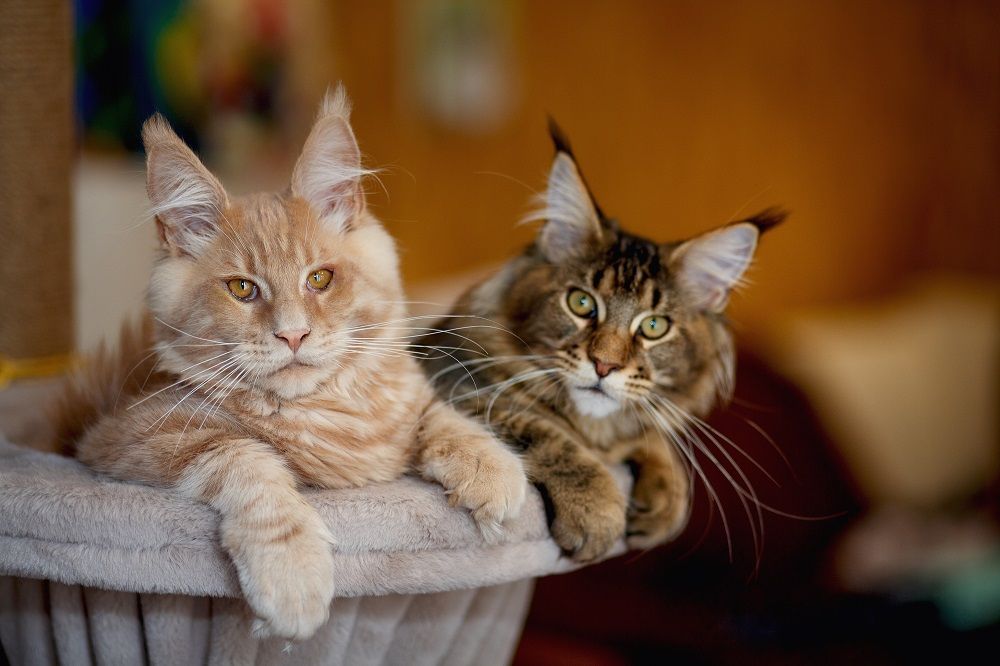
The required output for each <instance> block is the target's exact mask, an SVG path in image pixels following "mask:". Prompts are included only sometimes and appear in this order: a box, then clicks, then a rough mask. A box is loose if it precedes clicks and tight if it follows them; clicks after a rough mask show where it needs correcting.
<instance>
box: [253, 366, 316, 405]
mask: <svg viewBox="0 0 1000 666" xmlns="http://www.w3.org/2000/svg"><path fill="white" fill-rule="evenodd" d="M322 382H323V375H322V373H320V372H318V371H317V370H316V369H315V368H308V367H304V366H297V367H291V368H287V367H286V368H283V369H281V370H279V371H278V372H276V373H274V374H272V375H271V376H270V377H268V379H267V381H266V383H265V384H264V387H265V388H267V389H269V390H270V391H271V392H272V393H274V394H275V395H276V396H278V397H279V398H281V399H283V400H294V399H296V398H301V397H303V396H306V395H309V394H310V393H313V392H315V391H316V389H317V388H319V385H320V384H321V383H322Z"/></svg>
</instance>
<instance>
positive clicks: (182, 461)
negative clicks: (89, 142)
mask: <svg viewBox="0 0 1000 666" xmlns="http://www.w3.org/2000/svg"><path fill="white" fill-rule="evenodd" d="M349 108H350V107H349V103H348V101H347V98H346V95H345V94H344V92H343V89H342V88H338V89H337V91H336V92H335V93H333V94H331V95H328V96H327V98H326V100H325V101H324V103H323V105H322V108H321V112H320V114H319V117H318V118H317V121H316V124H315V126H314V127H313V130H312V132H311V134H310V136H309V139H308V140H307V141H306V145H305V147H304V149H303V153H302V156H301V157H300V159H299V161H298V163H297V164H296V167H295V171H294V174H293V176H292V185H291V188H290V189H289V190H288V191H287V192H284V193H279V194H266V193H261V194H252V195H249V196H246V197H242V198H239V199H230V198H229V197H228V196H227V195H226V194H225V191H224V190H222V187H221V185H219V184H218V181H217V180H215V178H214V177H213V176H212V175H211V174H210V173H209V172H208V171H207V169H205V168H204V166H202V165H201V163H200V162H199V161H198V160H197V158H196V157H195V156H194V154H193V153H192V152H191V151H190V150H189V149H188V148H187V147H186V146H184V144H183V143H182V142H181V141H180V139H179V138H177V136H176V135H175V134H174V133H173V132H172V131H171V130H170V129H169V127H168V126H167V125H166V123H165V121H163V120H162V119H160V118H158V117H157V118H154V119H152V120H150V121H149V122H148V123H147V126H146V128H145V130H144V134H143V136H144V139H145V140H146V142H147V152H148V176H149V188H148V189H149V192H150V198H151V200H152V201H153V206H154V211H156V215H157V223H158V224H159V225H160V229H161V237H162V240H163V246H162V248H161V251H160V255H159V258H158V260H157V264H156V267H155V268H154V270H153V274H152V277H151V282H150V287H149V299H148V306H149V320H148V322H147V325H146V328H145V329H144V334H143V335H138V334H136V335H132V336H129V339H130V340H133V339H134V340H135V342H134V343H133V344H130V345H128V346H127V347H124V348H123V349H122V353H121V354H119V355H118V357H117V358H113V357H110V356H108V357H102V358H101V359H100V360H99V362H96V363H94V364H92V365H91V366H90V367H89V368H88V369H86V370H85V371H84V375H85V377H86V379H79V380H75V383H74V384H73V385H72V386H74V387H76V388H73V389H72V390H71V391H70V392H69V393H68V394H67V396H68V397H67V399H66V400H65V401H64V409H63V412H62V415H61V417H60V418H61V420H62V422H63V425H62V426H60V428H59V431H60V432H61V433H63V437H64V438H66V439H67V440H68V441H66V442H65V443H67V444H71V445H72V446H75V448H76V453H77V456H78V458H79V459H80V460H81V461H83V462H84V463H86V464H87V465H89V466H91V467H92V468H94V469H96V470H97V471H99V472H102V473H104V474H108V475H110V476H113V477H116V478H120V479H125V480H130V481H140V482H143V483H147V484H151V485H159V486H167V487H173V488H175V489H176V490H177V491H178V492H180V493H181V494H183V495H185V496H186V497H190V498H192V499H196V500H200V501H203V502H205V503H207V504H209V505H211V506H212V507H213V508H215V509H216V510H217V511H218V512H219V514H220V516H221V536H222V544H223V546H224V548H225V549H226V551H227V553H228V554H229V556H230V557H231V558H232V560H233V562H234V564H235V565H236V570H237V572H238V574H239V580H240V586H241V589H242V590H243V593H244V595H245V596H246V599H247V601H248V603H249V604H250V607H251V608H252V609H253V611H254V613H255V614H256V616H257V620H256V622H255V624H254V631H255V632H256V633H258V634H259V635H261V636H269V635H275V636H283V637H286V638H294V639H301V638H306V637H308V636H309V635H311V634H312V633H313V632H314V631H315V630H316V628H317V627H318V626H320V625H321V624H322V623H323V622H325V620H326V618H327V616H328V613H329V604H330V600H331V598H332V597H333V594H334V591H335V583H336V581H335V580H334V579H333V567H332V553H331V550H330V544H331V543H332V541H333V537H332V536H331V534H330V533H329V532H328V531H327V530H326V528H325V527H324V526H323V523H322V521H321V520H320V519H319V517H318V515H317V513H316V511H315V510H314V509H313V508H312V507H311V506H310V505H309V504H308V503H306V502H305V500H304V499H303V497H302V495H301V493H300V491H299V489H300V487H301V486H303V485H311V486H317V487H321V488H349V487H360V486H365V485H368V484H372V483H381V482H388V481H392V480H393V479H396V478H398V477H399V476H401V475H402V474H404V473H406V472H408V471H414V472H417V473H419V474H421V475H423V476H425V477H426V478H428V479H432V480H434V481H437V482H439V483H441V484H442V485H443V486H444V487H445V489H446V491H447V492H448V493H449V495H450V496H451V499H452V500H453V502H454V504H456V505H458V506H462V507H464V508H467V509H469V510H470V511H471V512H472V515H473V517H474V518H475V519H476V521H477V522H478V524H479V525H480V528H481V529H482V531H483V533H484V534H486V535H489V536H490V537H491V538H492V537H494V536H495V535H496V534H497V532H498V531H499V529H500V527H501V526H502V525H503V523H505V522H506V521H508V520H510V519H511V518H513V517H514V516H516V515H517V513H518V512H519V511H520V509H521V506H522V505H523V503H524V498H525V489H526V483H525V476H524V470H523V468H522V465H521V461H520V460H519V459H518V458H517V457H516V456H514V455H513V454H512V453H511V452H510V451H508V450H507V449H506V448H505V447H504V446H503V445H502V444H500V443H499V442H498V441H497V440H496V439H494V438H493V436H492V435H491V434H490V433H489V432H488V431H487V430H485V429H484V428H482V427H481V426H479V425H476V424H475V423H473V422H472V421H470V420H468V419H466V418H465V417H463V416H460V415H459V414H458V413H457V412H455V411H454V410H453V409H452V408H451V407H448V406H446V405H444V404H442V403H438V402H436V401H435V399H434V396H433V391H432V389H431V388H430V386H429V385H428V383H427V380H426V379H425V378H424V376H423V374H422V372H421V370H420V368H419V367H418V366H417V364H416V362H415V361H414V359H413V358H412V356H411V355H410V354H409V353H408V352H407V345H408V344H409V342H410V341H412V337H411V336H410V333H411V332H412V328H410V327H409V325H408V324H407V321H406V309H405V307H404V302H405V295H404V293H403V290H402V286H401V280H400V276H399V261H398V258H397V255H396V251H395V246H394V243H393V241H392V238H391V237H390V236H389V234H388V233H386V231H385V230H384V229H383V228H382V226H381V224H380V223H379V222H378V220H376V219H375V218H374V217H373V216H371V215H370V214H369V213H368V212H367V211H366V209H365V206H364V194H363V192H362V190H361V178H362V176H363V175H364V174H365V173H367V170H365V169H363V168H362V167H361V164H360V158H359V155H360V152H359V151H358V147H357V143H356V142H355V140H354V134H353V131H352V130H351V128H350V124H349V122H348V116H349ZM318 270H328V271H329V272H330V274H331V275H332V278H331V280H330V282H329V285H328V286H327V287H325V288H323V289H321V290H317V289H315V288H314V287H313V286H311V283H310V282H308V277H309V275H310V274H312V273H315V272H316V271H318ZM234 279H236V280H243V281H244V282H245V281H250V282H251V283H252V284H253V285H254V290H252V291H251V296H250V297H247V298H246V299H245V300H241V299H240V298H238V297H237V295H236V294H235V292H234V293H231V292H230V287H229V286H228V285H229V284H230V283H231V282H232V281H233V280H234ZM289 329H296V330H301V331H304V332H305V333H304V335H303V337H301V339H300V344H299V345H298V346H297V347H295V348H293V347H292V346H291V345H290V344H287V343H286V341H285V339H283V338H282V337H280V336H279V335H278V333H279V332H282V331H287V330H289ZM86 386H91V387H95V392H96V395H95V394H94V392H92V393H91V394H88V393H87V392H86V391H83V390H80V388H81V387H86ZM81 403H84V405H83V406H81ZM87 405H89V406H87ZM74 433H75V435H74Z"/></svg>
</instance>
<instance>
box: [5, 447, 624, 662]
mask: <svg viewBox="0 0 1000 666" xmlns="http://www.w3.org/2000/svg"><path fill="white" fill-rule="evenodd" d="M626 476H627V474H625V473H621V477H622V482H623V484H624V483H625V478H624V477H626ZM305 493H306V496H307V498H308V499H309V501H310V502H311V503H312V504H313V505H314V506H315V507H316V508H317V510H318V511H319V512H320V514H321V515H322V516H323V517H324V518H325V519H326V522H327V525H328V526H329V527H330V530H331V532H332V533H333V535H334V537H335V538H336V540H337V546H336V549H335V550H336V552H335V557H334V566H335V568H336V578H335V580H336V581H337V597H338V599H336V600H335V601H334V604H333V609H332V612H331V620H330V621H329V622H328V623H327V625H326V626H325V627H323V628H322V629H321V630H320V631H319V632H318V633H317V636H315V637H314V638H313V639H311V640H310V641H307V642H305V643H302V644H297V645H294V646H292V648H291V649H292V650H293V651H295V652H297V653H298V655H299V657H301V658H303V659H306V658H307V655H310V654H314V655H316V656H318V655H320V654H331V652H330V650H331V649H332V648H331V646H333V645H334V644H335V645H336V646H337V647H336V649H338V650H344V649H347V646H349V645H352V644H354V642H356V641H360V642H358V643H357V644H356V645H355V648H356V649H355V651H354V652H352V653H350V654H353V655H354V656H355V657H356V659H348V658H347V656H345V657H344V659H345V660H348V661H352V662H353V661H357V660H362V661H363V660H364V659H365V657H364V655H369V657H372V659H373V660H374V661H376V662H377V661H381V660H382V659H385V658H387V655H389V654H390V653H396V654H401V655H408V656H409V658H408V659H407V661H422V659H420V658H418V656H419V655H420V654H421V650H422V649H428V648H430V649H431V652H432V653H433V654H436V655H437V657H436V658H435V659H433V660H432V661H436V660H438V659H443V658H444V656H445V654H446V653H448V654H455V652H454V650H456V649H457V650H458V653H459V654H465V653H468V654H475V655H476V657H477V659H476V660H477V661H483V660H485V662H486V663H489V662H493V661H496V662H502V661H504V660H505V659H506V658H509V655H510V654H511V650H512V649H513V646H514V644H515V642H516V638H517V635H518V633H519V630H520V624H521V622H522V621H523V617H524V613H525V611H526V608H527V604H528V601H529V599H530V582H528V581H530V579H532V578H534V577H537V576H542V575H546V574H550V573H558V572H563V571H568V570H570V569H572V568H574V567H575V566H576V565H575V564H574V563H573V562H571V561H570V560H568V559H566V558H565V557H562V555H561V553H560V551H559V548H558V547H557V546H556V544H555V543H554V542H553V541H552V540H551V539H550V538H549V535H548V529H547V526H546V519H545V512H544V508H543V506H542V502H541V499H540V497H539V496H538V495H537V493H534V492H533V493H531V495H530V497H529V501H528V502H527V504H526V507H525V510H524V512H523V513H522V514H521V516H520V517H519V518H518V519H517V520H516V521H513V522H512V524H511V525H509V526H508V527H507V530H506V533H505V535H504V538H503V539H502V540H501V542H500V543H497V544H488V543H486V542H484V540H483V538H482V537H481V536H480V534H479V531H478V529H477V528H476V525H475V523H474V522H473V521H472V519H471V518H470V516H469V515H468V513H467V512H465V511H462V510H458V509H453V508H451V507H449V506H448V504H447V502H446V500H445V497H444V494H443V491H442V490H441V488H439V487H437V486H435V485H432V484H429V483H425V482H423V481H421V480H419V479H414V478H404V479H400V480H398V481H396V482H393V483H390V484H385V485H378V486H370V487H367V488H362V489H352V490H338V491H305ZM217 529H218V516H217V514H216V513H215V512H214V511H213V510H212V509H210V508H209V507H208V506H206V505H203V504H200V503H197V502H193V501H190V500H186V499H184V498H181V497H178V496H176V495H174V494H172V493H171V492H170V491H168V490H162V489H156V488H150V487H146V486H141V485H136V484H129V483H121V482H117V481H112V480H109V479H105V478H102V477H99V476H96V475H95V474H93V473H92V472H91V471H90V470H88V469H87V468H86V467H84V466H82V465H81V464H79V463H78V462H76V461H75V460H72V459H67V458H63V457H60V456H56V455H52V454H47V453H41V452H37V451H33V450H29V449H26V448H23V447H19V446H15V445H14V444H12V443H10V442H9V441H7V440H5V439H3V438H2V437H0V576H3V577H5V578H2V579H0V644H2V645H3V646H4V648H5V650H6V651H7V653H8V657H9V658H10V659H11V660H12V663H21V660H23V661H24V663H53V662H54V661H61V662H64V663H86V661H89V660H88V659H84V660H83V661H78V660H77V659H76V657H78V656H81V657H82V656H86V655H88V654H89V655H90V656H91V657H92V658H93V659H96V660H97V661H98V662H100V661H104V660H103V659H100V658H98V657H97V656H95V655H96V652H98V651H99V650H100V645H104V648H105V649H111V648H108V646H107V644H108V641H111V643H113V644H115V645H118V644H119V643H120V645H118V647H121V646H125V647H128V646H132V647H133V648H135V649H138V650H139V652H138V653H137V654H142V653H143V651H145V652H146V653H149V651H150V649H152V648H151V647H150V646H152V645H154V644H157V642H158V641H159V642H162V638H161V637H162V636H163V635H167V636H173V637H183V636H185V635H188V634H190V632H191V631H192V629H191V627H196V626H199V627H201V629H194V632H195V634H197V635H200V636H202V638H201V639H198V640H187V639H183V638H182V639H181V640H182V643H183V645H182V647H176V646H174V647H173V648H171V649H172V650H173V651H172V652H171V651H170V650H167V651H165V652H164V658H165V659H167V661H166V662H165V663H198V662H201V663H204V662H206V661H213V660H222V661H227V660H230V659H231V658H232V657H233V655H232V654H230V653H229V650H230V649H231V648H233V646H239V647H240V649H244V650H249V649H253V650H254V653H253V654H254V655H257V656H256V657H254V659H255V660H256V661H257V662H258V663H260V662H261V661H262V659H263V656H262V655H263V654H264V653H258V652H257V650H264V651H265V652H266V651H267V649H268V648H267V646H262V645H257V642H256V641H251V640H249V629H248V626H249V624H248V622H249V616H248V613H247V611H246V608H245V604H243V602H242V601H238V600H239V599H240V589H239V584H238V581H237V578H236V574H235V570H234V568H233V567H232V564H231V563H230V562H229V560H228V558H227V557H226V555H225V553H224V552H223V551H222V550H221V548H220V547H219V544H218V539H217ZM623 548H624V546H623V545H622V544H620V545H619V547H618V549H617V550H616V552H621V550H623ZM39 581H51V583H40V582H39ZM517 581H520V582H517ZM76 588H79V589H76ZM449 591H460V592H449ZM115 592H117V593H119V594H118V596H117V597H115V596H114V594H115ZM88 595H89V596H88ZM95 595H96V596H95ZM102 595H103V596H102ZM108 595H112V596H111V597H110V598H111V599H112V601H108V598H107V597H108ZM177 595H180V596H179V597H178V596H177ZM384 595H389V596H384ZM413 595H417V596H413ZM137 596H138V600H137V599H136V597H137ZM89 597H94V599H92V600H90V601H88V598H89ZM359 597H363V599H360V600H358V599H357V598H359ZM372 597H380V598H379V599H373V598H372ZM207 598H215V599H211V600H210V599H207ZM222 598H229V599H233V600H237V601H222ZM345 598H355V599H353V600H352V599H345ZM100 599H104V601H103V602H102V601H100ZM178 599H184V600H183V601H178ZM511 599H513V600H514V602H511V601H510V600H511ZM415 600H416V601H415ZM102 604H103V606H102ZM109 604H110V605H109ZM164 604H166V605H165V606H164ZM455 604H458V606H457V607H456V606H455ZM105 606H106V607H108V608H111V610H110V611H108V612H110V613H111V615H110V617H111V618H113V619H114V621H112V622H111V624H110V625H107V626H105V627H104V628H105V629H108V630H114V632H118V634H120V633H121V628H122V627H127V628H128V630H127V631H126V633H125V635H118V634H116V635H115V636H114V637H111V638H108V639H107V640H105V639H97V640H96V642H95V638H94V636H93V632H94V631H97V630H98V629H100V627H101V623H100V622H97V623H96V624H95V621H94V616H93V614H94V613H97V612H98V609H99V608H101V607H105ZM92 607H95V608H92ZM161 607H163V608H165V609H166V610H162V609H161ZM477 608H478V609H479V610H478V611H477V612H476V613H475V614H474V613H473V612H472V611H473V609H477ZM157 609H160V610H157ZM144 612H145V614H144ZM150 613H151V614H152V615H155V616H156V618H159V624H157V623H156V622H155V621H154V618H153V617H152V616H150V617H149V618H146V617H145V615H146V614H150ZM483 613H486V615H485V616H484V615H483ZM34 616H38V617H34ZM32 617H34V619H31V618H32ZM476 618H478V621H479V622H480V624H482V626H483V627H484V631H486V633H485V634H483V635H482V636H481V639H482V644H481V645H480V644H479V643H476V642H475V641H473V643H469V640H470V639H469V636H468V634H467V633H463V632H462V631H459V629H460V628H461V627H462V626H463V622H465V621H467V620H469V619H476ZM107 619H108V618H107V617H106V618H105V620H107ZM373 622H374V624H372V623H373ZM414 622H415V623H417V624H413V623H414ZM123 623H124V624H123ZM421 623H422V624H425V625H427V626H433V627H434V631H436V632H438V633H440V632H442V631H443V632H445V634H448V635H447V636H445V638H443V639H442V640H441V641H438V643H436V644H434V645H433V646H431V645H429V644H427V642H426V631H415V630H414V627H419V626H422V624H421ZM505 623H506V624H505ZM490 626H492V627H493V629H492V630H488V631H487V629H489V627H490ZM504 626H506V627H507V629H508V630H507V631H506V634H504V630H503V628H504ZM151 627H153V629H151ZM366 627H367V628H366ZM449 627H450V629H449ZM109 628H110V629H109ZM352 628H353V629H352ZM362 629H363V631H362ZM425 629H426V628H425ZM357 631H361V633H360V634H357V633H356V632H357ZM88 632H89V634H90V635H88ZM137 632H138V633H137ZM199 632H200V633H199ZM496 632H499V634H496ZM153 634H156V635H153ZM497 635H508V638H507V640H506V641H502V643H503V645H499V646H498V645H495V643H496V636H497ZM491 636H492V638H491ZM352 637H353V638H352ZM399 640H403V641H404V644H400V643H398V641H399ZM490 640H493V642H494V643H493V644H492V645H493V647H490V648H488V646H489V645H491V643H490ZM121 641H124V643H121ZM442 641H443V643H442ZM453 641H458V642H460V643H462V645H463V646H464V647H461V646H459V647H456V646H457V645H458V644H457V643H456V644H455V645H452V642H453ZM463 641H464V642H463ZM270 643H274V641H270ZM43 644H44V645H46V646H47V647H46V650H47V651H46V650H41V651H39V650H37V649H35V648H31V649H29V646H37V645H43ZM67 645H68V646H70V647H66V646H67ZM60 646H62V647H60ZM73 646H75V647H73ZM248 646H249V647H248ZM282 646H283V642H282ZM449 646H450V648H449ZM114 649H117V647H115V648H114ZM122 649H125V648H122ZM275 649H276V648H275ZM483 649H489V650H492V652H491V653H489V654H482V653H480V651H481V650H483ZM60 650H62V651H60ZM67 650H68V651H67ZM190 650H195V652H194V653H190V652H189V651H190ZM219 650H222V652H219ZM359 650H360V651H359ZM399 650H402V652H393V651H399ZM441 650H444V652H441ZM449 650H451V651H450V652H449ZM81 651H82V652H81ZM46 654H51V655H52V657H51V658H50V659H47V658H45V655H46ZM281 654H282V653H281V651H280V650H277V651H276V652H274V655H275V658H276V659H277V658H279V657H280V655H281ZM340 654H342V655H347V654H348V653H346V652H341V653H340ZM220 655H221V656H220ZM188 657H191V659H188ZM209 657H211V659H210V658H209ZM480 658H482V659H480ZM455 660H456V663H457V662H458V661H459V660H458V658H457V657H455ZM263 661H268V659H263ZM446 661H447V660H446Z"/></svg>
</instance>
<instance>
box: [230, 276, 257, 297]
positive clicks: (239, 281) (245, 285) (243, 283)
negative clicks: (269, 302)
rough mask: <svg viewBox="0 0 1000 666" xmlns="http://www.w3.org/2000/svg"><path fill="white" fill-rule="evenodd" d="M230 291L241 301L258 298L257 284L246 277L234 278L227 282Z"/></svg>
mask: <svg viewBox="0 0 1000 666" xmlns="http://www.w3.org/2000/svg"><path fill="white" fill-rule="evenodd" d="M226 285H227V286H228V287H229V293H231V294H232V295H233V296H235V297H236V298H238V299H240V300H241V301H252V300H253V299H255V298H257V293H258V292H257V285H255V284H254V283H253V282H251V281H250V280H247V279H246V278H233V279H232V280H230V281H229V282H227V283H226Z"/></svg>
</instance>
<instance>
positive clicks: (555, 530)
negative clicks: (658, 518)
mask: <svg viewBox="0 0 1000 666" xmlns="http://www.w3.org/2000/svg"><path fill="white" fill-rule="evenodd" d="M545 490H546V491H547V492H549V496H550V499H551V501H552V510H553V514H554V515H553V516H552V524H551V525H550V531H551V532H552V538H553V539H555V541H556V543H557V544H559V547H560V548H561V549H562V550H563V552H564V553H565V554H566V555H568V556H569V557H571V558H573V559H574V560H576V561H577V562H590V561H591V560H595V559H597V558H599V557H601V556H602V555H604V554H606V553H607V552H608V551H609V550H611V547H612V546H614V545H615V542H617V541H618V539H620V538H621V536H622V533H623V532H624V531H625V500H624V498H623V497H622V494H621V491H619V490H618V486H617V485H616V484H615V482H614V479H612V478H611V476H610V475H607V474H601V475H598V476H597V477H595V479H593V480H592V481H591V482H590V483H588V484H587V485H586V486H585V487H584V488H582V489H580V488H573V489H572V490H568V491H567V490H565V489H560V487H559V486H558V485H556V484H555V483H553V482H551V481H550V482H549V485H548V486H546V488H545Z"/></svg>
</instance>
